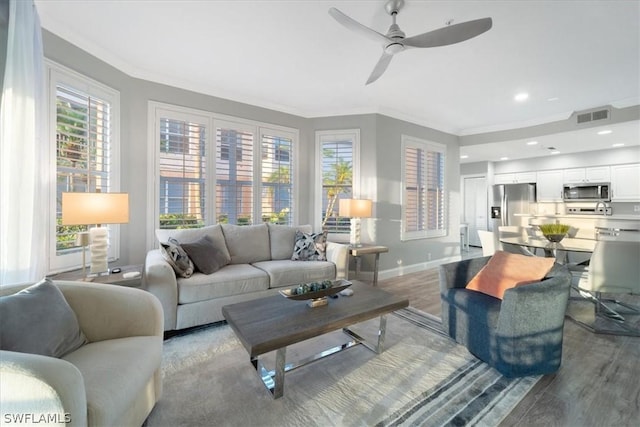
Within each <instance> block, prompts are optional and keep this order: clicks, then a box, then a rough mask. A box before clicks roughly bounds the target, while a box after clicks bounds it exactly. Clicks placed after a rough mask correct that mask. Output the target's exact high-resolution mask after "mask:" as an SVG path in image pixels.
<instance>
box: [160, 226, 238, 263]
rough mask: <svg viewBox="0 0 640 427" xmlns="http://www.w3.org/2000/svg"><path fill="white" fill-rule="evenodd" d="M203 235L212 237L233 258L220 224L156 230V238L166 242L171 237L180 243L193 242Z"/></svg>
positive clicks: (225, 254)
mask: <svg viewBox="0 0 640 427" xmlns="http://www.w3.org/2000/svg"><path fill="white" fill-rule="evenodd" d="M203 236H209V237H211V240H213V242H214V244H215V246H216V247H217V248H219V249H220V251H222V255H223V256H224V257H225V258H226V259H227V260H229V261H230V260H231V257H230V256H229V250H228V249H227V245H226V241H225V239H224V234H223V233H222V227H221V226H220V224H216V225H208V226H206V227H201V228H187V229H181V230H178V229H171V230H168V229H157V230H156V238H157V239H158V241H159V242H166V241H168V240H169V238H170V237H173V238H174V239H176V240H177V241H179V242H180V243H191V242H195V241H196V240H198V239H200V238H201V237H203Z"/></svg>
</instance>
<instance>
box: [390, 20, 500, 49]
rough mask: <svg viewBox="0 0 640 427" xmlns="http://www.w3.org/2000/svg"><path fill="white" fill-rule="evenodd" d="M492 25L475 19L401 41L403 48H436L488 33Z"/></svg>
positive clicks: (486, 21)
mask: <svg viewBox="0 0 640 427" xmlns="http://www.w3.org/2000/svg"><path fill="white" fill-rule="evenodd" d="M492 25H493V21H492V20H491V18H482V19H476V20H473V21H467V22H461V23H460V24H454V25H449V26H446V27H443V28H439V29H437V30H433V31H429V32H427V33H424V34H419V35H417V36H413V37H408V38H406V39H404V40H402V44H404V45H405V47H437V46H446V45H450V44H454V43H460V42H463V41H465V40H469V39H471V38H473V37H475V36H478V35H480V34H482V33H484V32H485V31H488V30H489V29H490V28H491V26H492Z"/></svg>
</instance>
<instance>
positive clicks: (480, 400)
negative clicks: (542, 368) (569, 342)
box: [377, 307, 541, 427]
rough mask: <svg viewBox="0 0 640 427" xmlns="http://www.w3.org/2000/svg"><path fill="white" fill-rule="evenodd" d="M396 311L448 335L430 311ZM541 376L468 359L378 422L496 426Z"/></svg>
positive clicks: (403, 424) (407, 424)
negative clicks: (507, 373) (509, 373)
mask: <svg viewBox="0 0 640 427" xmlns="http://www.w3.org/2000/svg"><path fill="white" fill-rule="evenodd" d="M394 314H395V315H396V316H398V317H400V318H403V319H405V320H407V321H409V322H411V323H413V324H415V325H418V326H420V327H422V328H426V329H429V330H430V331H431V332H433V333H435V334H439V335H442V336H444V337H448V335H447V334H446V333H445V332H444V331H443V330H442V327H441V326H440V325H441V323H440V319H439V318H437V317H435V316H432V315H430V314H428V313H423V312H421V311H418V310H415V309H412V308H411V307H409V308H408V309H402V310H399V311H397V312H395V313H394ZM540 378H541V376H531V377H524V378H506V377H504V376H502V375H501V374H500V373H498V372H497V371H496V370H495V369H492V368H491V367H490V366H489V365H487V364H486V363H484V362H481V361H480V360H478V359H473V360H469V361H468V362H467V363H466V364H464V365H463V366H461V367H460V368H458V369H456V370H455V371H454V372H453V373H452V374H451V375H449V376H448V377H447V378H446V379H445V380H444V381H442V382H440V383H439V384H438V385H437V386H435V387H433V388H431V389H429V390H425V391H424V392H423V393H421V394H420V395H419V396H418V397H416V398H414V399H413V400H412V401H411V402H409V403H407V404H406V405H404V406H403V407H402V408H401V409H400V410H398V411H396V412H394V413H393V414H392V415H390V416H389V417H387V418H386V419H385V420H383V421H381V422H380V423H378V424H377V425H378V426H380V427H382V426H495V425H498V424H499V422H500V421H501V420H502V419H504V417H506V416H507V415H508V414H509V412H511V410H512V409H513V408H514V407H515V406H516V405H517V403H518V402H519V401H520V400H522V398H523V397H524V396H525V395H526V393H527V392H528V391H529V390H530V389H531V388H532V387H533V386H534V385H535V383H536V382H537V381H538V380H539V379H540Z"/></svg>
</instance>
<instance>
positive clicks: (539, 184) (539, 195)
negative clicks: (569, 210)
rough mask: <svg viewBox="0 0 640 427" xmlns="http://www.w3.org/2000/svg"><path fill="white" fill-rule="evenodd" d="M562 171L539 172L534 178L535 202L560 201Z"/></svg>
mask: <svg viewBox="0 0 640 427" xmlns="http://www.w3.org/2000/svg"><path fill="white" fill-rule="evenodd" d="M563 174H564V172H563V171H562V170H550V171H540V172H538V174H537V178H536V201H538V202H561V201H562V183H563V181H562V179H563Z"/></svg>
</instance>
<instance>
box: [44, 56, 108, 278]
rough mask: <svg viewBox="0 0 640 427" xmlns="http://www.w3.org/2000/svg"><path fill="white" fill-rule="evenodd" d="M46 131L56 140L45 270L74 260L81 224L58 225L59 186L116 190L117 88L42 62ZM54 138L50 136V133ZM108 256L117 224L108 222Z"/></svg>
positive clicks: (77, 260) (78, 257) (71, 189)
mask: <svg viewBox="0 0 640 427" xmlns="http://www.w3.org/2000/svg"><path fill="white" fill-rule="evenodd" d="M47 67H48V73H49V85H50V94H51V95H50V110H51V113H50V114H51V118H52V120H51V130H50V132H51V135H52V140H55V142H56V150H55V164H56V169H55V171H56V179H55V190H52V191H55V203H56V209H55V218H52V221H53V222H52V227H51V229H52V231H51V236H53V239H52V244H51V245H50V246H51V248H52V256H51V260H50V265H49V270H50V271H55V270H60V269H63V268H68V267H74V266H78V265H80V263H81V249H82V248H81V247H79V246H77V244H76V234H77V233H78V232H80V231H85V230H86V229H87V227H86V226H63V225H61V220H62V215H61V211H62V201H61V199H62V193H63V192H103V193H106V192H115V191H119V176H118V168H117V164H116V159H117V158H118V156H117V155H116V153H117V151H118V148H119V146H118V140H119V139H118V132H119V129H118V117H119V113H118V111H119V93H118V92H117V91H114V90H113V89H110V88H107V87H105V86H103V85H101V84H100V83H97V82H94V81H92V80H90V79H88V78H86V77H84V76H81V75H79V74H77V73H75V72H72V71H70V70H67V69H65V68H63V67H62V66H59V65H56V64H53V63H49V62H48V63H47ZM54 138H55V139H54ZM109 228H110V230H109V233H110V236H109V238H110V245H109V259H115V258H117V256H118V252H119V243H118V242H119V234H118V232H119V227H118V226H115V225H112V226H109Z"/></svg>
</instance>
